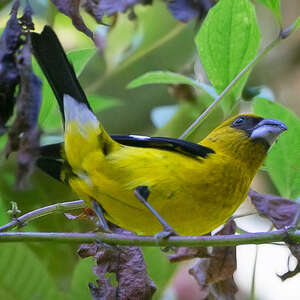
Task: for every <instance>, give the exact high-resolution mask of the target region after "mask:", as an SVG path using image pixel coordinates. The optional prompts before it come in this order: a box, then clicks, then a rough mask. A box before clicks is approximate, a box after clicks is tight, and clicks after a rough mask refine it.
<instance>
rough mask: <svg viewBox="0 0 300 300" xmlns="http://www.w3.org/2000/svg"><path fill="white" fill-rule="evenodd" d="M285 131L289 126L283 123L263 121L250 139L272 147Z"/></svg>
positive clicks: (255, 128)
mask: <svg viewBox="0 0 300 300" xmlns="http://www.w3.org/2000/svg"><path fill="white" fill-rule="evenodd" d="M285 130H287V126H286V125H285V124H284V123H282V122H280V121H277V120H273V119H263V120H262V121H260V122H259V123H258V124H257V125H256V126H255V127H254V129H253V131H252V133H251V135H250V139H251V140H258V141H262V142H264V143H267V145H268V146H269V147H270V146H271V145H272V144H273V143H274V142H275V141H276V139H277V138H278V137H279V135H280V134H281V133H282V132H284V131H285Z"/></svg>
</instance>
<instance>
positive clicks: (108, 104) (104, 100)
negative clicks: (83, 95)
mask: <svg viewBox="0 0 300 300" xmlns="http://www.w3.org/2000/svg"><path fill="white" fill-rule="evenodd" d="M87 98H88V100H89V103H90V105H91V107H92V109H93V112H95V113H97V112H99V111H102V110H105V109H109V108H112V107H117V106H120V105H123V102H122V101H121V100H119V99H116V98H111V97H102V96H98V95H88V96H87Z"/></svg>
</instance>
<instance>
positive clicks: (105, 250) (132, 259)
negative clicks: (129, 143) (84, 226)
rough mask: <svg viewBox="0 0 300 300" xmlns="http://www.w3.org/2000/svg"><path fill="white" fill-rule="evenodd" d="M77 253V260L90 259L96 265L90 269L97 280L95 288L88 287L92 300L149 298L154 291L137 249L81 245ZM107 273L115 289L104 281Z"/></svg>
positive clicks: (139, 251)
mask: <svg viewBox="0 0 300 300" xmlns="http://www.w3.org/2000/svg"><path fill="white" fill-rule="evenodd" d="M116 232H117V233H122V234H124V233H125V234H132V233H129V232H128V231H125V230H123V229H117V230H116ZM78 253H79V255H80V256H81V257H87V256H93V257H94V258H95V259H96V261H97V266H95V267H94V268H93V269H94V273H95V274H96V275H97V276H98V280H97V285H98V286H95V285H93V284H90V285H89V287H90V291H91V294H92V297H93V299H95V300H100V299H101V300H102V299H145V300H147V299H151V298H152V295H153V294H154V292H155V290H156V287H155V285H154V283H153V282H152V280H151V279H150V277H149V275H148V273H147V270H146V265H145V261H144V258H143V254H142V250H141V249H140V248H139V247H136V246H132V247H125V246H124V247H123V246H122V247H114V246H108V245H103V244H100V243H95V244H91V245H87V244H85V245H82V246H81V247H80V249H79V252H78ZM107 273H114V274H115V276H116V280H117V283H118V286H117V287H115V286H113V285H112V283H111V282H110V281H109V279H108V278H107V277H106V274H107ZM105 297H106V298H105Z"/></svg>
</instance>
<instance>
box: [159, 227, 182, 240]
mask: <svg viewBox="0 0 300 300" xmlns="http://www.w3.org/2000/svg"><path fill="white" fill-rule="evenodd" d="M177 235H178V233H177V232H176V231H175V230H174V229H173V228H172V227H170V226H168V227H166V226H165V227H164V229H163V231H161V232H158V233H156V234H155V235H154V237H155V238H156V239H158V240H164V239H168V238H169V237H170V236H177Z"/></svg>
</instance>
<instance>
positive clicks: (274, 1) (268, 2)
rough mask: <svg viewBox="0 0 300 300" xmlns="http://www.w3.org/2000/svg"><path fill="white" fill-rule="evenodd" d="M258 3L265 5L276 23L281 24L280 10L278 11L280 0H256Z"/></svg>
mask: <svg viewBox="0 0 300 300" xmlns="http://www.w3.org/2000/svg"><path fill="white" fill-rule="evenodd" d="M257 1H258V2H260V3H262V4H263V5H265V6H266V7H267V8H269V9H270V10H271V11H272V13H273V14H274V16H275V18H276V21H277V22H278V23H279V24H281V23H282V17H281V10H280V0H257Z"/></svg>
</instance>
